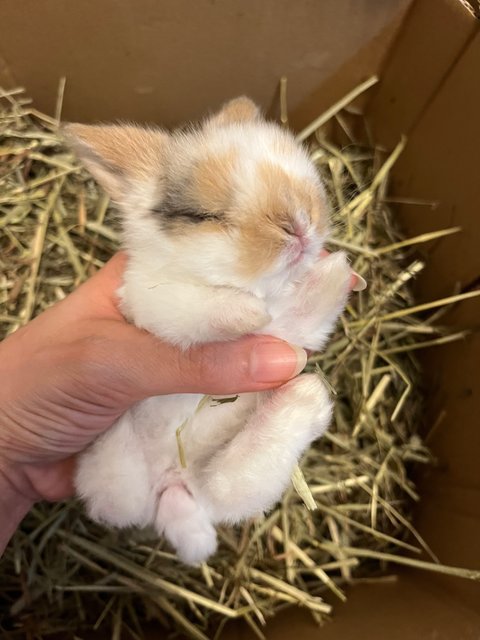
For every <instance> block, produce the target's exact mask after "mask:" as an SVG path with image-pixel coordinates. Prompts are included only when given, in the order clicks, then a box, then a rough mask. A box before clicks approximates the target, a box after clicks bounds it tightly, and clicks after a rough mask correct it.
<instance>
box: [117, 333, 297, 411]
mask: <svg viewBox="0 0 480 640" xmlns="http://www.w3.org/2000/svg"><path fill="white" fill-rule="evenodd" d="M129 329H131V330H132V331H135V332H136V334H137V335H136V337H135V339H133V340H132V339H131V338H132V336H130V337H129V339H128V340H122V341H121V345H119V348H118V349H116V350H115V351H116V356H117V357H116V362H117V366H120V369H121V371H122V375H123V377H124V379H125V393H126V394H127V396H129V400H130V402H135V401H137V400H139V399H141V398H145V397H148V396H153V395H162V394H171V393H207V394H212V393H217V394H222V395H224V394H229V393H232V394H235V393H242V392H246V391H259V390H263V389H269V388H273V387H277V386H280V385H281V384H283V383H285V382H286V381H287V380H290V379H291V378H293V377H295V376H296V375H298V374H299V373H300V371H302V370H303V368H304V367H305V364H306V361H307V354H306V352H305V351H304V350H303V349H301V348H299V347H296V346H292V345H290V344H288V343H287V342H284V341H283V340H278V339H276V338H272V337H269V336H249V337H246V338H242V339H241V340H238V341H236V342H230V343H226V342H223V343H211V344H207V345H202V346H200V347H196V348H192V349H189V350H188V351H181V350H179V349H178V348H176V347H173V346H171V345H168V344H166V343H163V342H161V341H160V340H158V339H156V338H155V337H154V336H151V335H150V334H147V333H144V332H141V331H139V330H137V329H135V328H133V327H129ZM120 350H121V355H120Z"/></svg>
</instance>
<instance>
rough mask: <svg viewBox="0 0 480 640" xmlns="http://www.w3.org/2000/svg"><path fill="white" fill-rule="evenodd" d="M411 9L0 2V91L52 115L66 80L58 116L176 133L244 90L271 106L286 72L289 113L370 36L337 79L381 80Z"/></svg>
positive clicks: (147, 0)
mask: <svg viewBox="0 0 480 640" xmlns="http://www.w3.org/2000/svg"><path fill="white" fill-rule="evenodd" d="M410 1H411V0H394V1H389V2H385V1H384V0H323V1H322V2H318V1H317V0H301V1H296V2H290V1H289V0H262V2H256V1H255V0H244V1H242V2H240V1H239V0H222V1H221V2H214V1H211V0H195V2H190V1H189V0H162V1H158V0H103V1H102V2H95V0H82V1H81V2H64V1H63V0H42V2H38V1H37V0H22V2H18V1H17V0H3V2H2V4H1V9H0V16H1V17H0V20H1V23H2V27H1V37H0V84H1V83H2V82H5V83H7V84H8V85H9V86H11V85H12V84H15V83H20V84H24V85H26V86H27V87H28V91H29V92H30V93H31V95H32V96H33V98H34V99H35V101H36V104H37V106H38V107H39V108H40V109H43V110H46V111H47V112H49V113H52V111H53V107H54V103H55V94H56V90H57V86H58V80H59V77H60V76H62V75H66V76H67V91H66V94H65V103H64V105H65V108H64V116H65V119H69V120H81V121H95V120H105V119H114V118H134V119H138V120H140V121H155V122H160V123H162V124H166V125H171V124H173V123H178V122H179V121H183V120H185V119H189V118H196V117H198V116H199V115H201V114H203V113H205V111H206V110H207V109H209V108H212V107H214V106H216V105H217V104H218V103H220V102H222V101H223V100H225V98H227V97H231V96H234V95H236V94H241V93H249V94H251V95H252V97H254V98H255V99H256V100H258V101H259V102H260V103H262V104H263V106H264V107H265V108H268V107H269V106H270V104H271V102H272V99H273V96H274V94H275V91H276V87H277V85H278V80H279V78H280V77H281V76H282V75H283V74H286V75H288V77H289V82H290V91H289V96H290V103H291V104H290V106H291V108H292V110H293V109H295V108H296V107H297V106H298V104H300V103H301V102H302V101H304V100H305V98H306V97H307V96H308V95H309V94H311V93H312V92H313V91H314V90H315V89H317V88H318V87H320V86H321V85H322V82H323V81H324V80H325V79H326V78H327V77H329V76H332V75H334V74H335V72H336V71H337V70H338V69H339V68H340V67H341V66H342V65H343V64H345V62H346V61H348V60H350V59H353V58H355V57H356V56H357V52H358V51H360V50H361V49H362V47H364V46H365V45H366V43H367V42H369V41H370V40H371V39H372V38H374V37H378V38H379V39H380V42H381V46H377V47H376V48H375V50H372V51H371V53H370V54H369V55H368V56H366V57H364V58H363V64H362V65H360V66H358V65H357V66H356V67H355V69H353V70H352V75H351V77H350V78H348V77H345V76H344V82H345V83H346V86H352V85H353V84H354V83H355V82H356V81H357V80H359V79H361V78H362V77H364V76H365V75H370V74H372V73H374V72H375V71H377V70H378V69H379V67H380V65H381V62H382V60H383V57H384V55H385V53H386V51H387V50H388V46H389V45H390V43H391V42H392V39H393V38H394V36H395V33H396V29H397V28H398V26H399V24H400V21H401V18H402V16H403V14H404V12H405V10H406V8H407V7H408V5H409V3H410ZM342 89H343V88H342V87H336V90H337V91H342ZM339 95H340V94H338V96H337V95H335V96H331V95H328V94H327V93H325V92H323V93H322V99H321V100H320V101H319V102H318V104H317V105H316V109H317V110H320V109H321V108H322V106H325V107H326V106H327V105H329V103H330V101H331V99H332V97H335V98H336V97H339ZM317 113H318V111H317Z"/></svg>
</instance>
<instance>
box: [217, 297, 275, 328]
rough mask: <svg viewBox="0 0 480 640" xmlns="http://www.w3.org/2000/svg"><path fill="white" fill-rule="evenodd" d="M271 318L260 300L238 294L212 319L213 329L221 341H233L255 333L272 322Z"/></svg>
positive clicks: (228, 300) (230, 298) (227, 301)
mask: <svg viewBox="0 0 480 640" xmlns="http://www.w3.org/2000/svg"><path fill="white" fill-rule="evenodd" d="M270 320H271V317H270V315H269V313H268V312H267V310H266V308H265V304H264V302H263V301H262V300H260V298H257V297H256V296H254V295H251V294H249V293H243V292H238V293H236V294H235V295H234V296H231V297H229V299H227V300H225V302H224V305H223V307H222V308H220V309H218V315H217V316H216V317H214V318H213V319H212V328H213V330H214V332H215V333H216V335H217V337H218V339H220V340H233V339H235V338H239V337H240V336H244V335H247V334H249V333H253V332H254V331H257V330H258V329H261V328H262V327H264V326H265V325H267V324H268V322H270Z"/></svg>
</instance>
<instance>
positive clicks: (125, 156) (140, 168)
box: [63, 124, 169, 202]
mask: <svg viewBox="0 0 480 640" xmlns="http://www.w3.org/2000/svg"><path fill="white" fill-rule="evenodd" d="M63 133H64V136H65V138H66V140H67V142H68V144H69V145H70V147H71V148H72V149H73V150H74V151H75V153H76V154H77V156H78V157H79V159H80V160H81V161H82V163H83V164H84V165H85V166H86V167H87V169H88V170H89V171H90V173H91V174H92V175H93V177H94V178H95V179H96V180H97V181H98V182H99V183H100V184H101V185H102V187H103V188H104V189H105V191H106V192H107V193H108V195H109V196H110V197H111V198H112V199H113V200H115V201H116V202H122V201H124V200H125V198H126V197H127V196H128V195H129V194H130V193H132V191H134V190H135V189H138V188H143V189H144V188H145V186H146V185H147V184H149V183H151V182H152V179H155V176H159V175H161V174H162V173H163V165H164V162H165V148H166V145H167V142H168V139H169V136H168V134H167V133H165V132H164V131H162V130H160V129H147V128H144V127H139V126H135V125H85V124H66V125H64V126H63Z"/></svg>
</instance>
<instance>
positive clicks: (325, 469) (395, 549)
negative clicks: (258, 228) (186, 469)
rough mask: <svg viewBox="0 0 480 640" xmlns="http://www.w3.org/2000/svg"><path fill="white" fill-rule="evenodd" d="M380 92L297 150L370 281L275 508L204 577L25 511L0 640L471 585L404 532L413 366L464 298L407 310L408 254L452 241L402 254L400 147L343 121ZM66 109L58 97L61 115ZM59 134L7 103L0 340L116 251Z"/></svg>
mask: <svg viewBox="0 0 480 640" xmlns="http://www.w3.org/2000/svg"><path fill="white" fill-rule="evenodd" d="M374 81H375V79H370V80H369V81H367V82H366V83H364V85H361V86H360V87H357V88H356V89H355V90H354V91H353V92H352V93H351V94H349V95H348V96H346V98H345V99H344V100H343V101H341V102H340V103H339V104H338V105H334V106H333V107H332V108H331V109H330V110H329V111H328V112H327V113H326V114H323V115H322V116H320V117H319V119H317V121H316V122H314V123H313V124H312V126H310V127H309V128H307V129H306V130H305V131H303V132H301V133H300V134H299V137H300V139H302V140H307V141H308V143H309V145H310V149H311V153H312V158H313V159H314V161H315V163H316V164H317V166H318V169H319V171H320V172H321V174H322V176H323V178H324V180H325V182H326V185H327V189H328V192H329V195H330V197H331V200H332V206H333V210H334V217H333V220H334V233H333V237H332V240H331V248H332V249H335V248H340V247H341V248H345V249H346V250H347V251H348V252H349V254H350V256H351V259H352V263H353V267H354V269H355V270H356V271H358V272H359V273H361V274H362V275H364V276H365V277H366V279H367V281H368V283H369V287H368V289H367V290H366V291H364V292H362V293H360V294H356V295H354V296H352V298H351V300H350V303H349V306H348V307H347V309H346V311H345V313H344V315H343V317H342V320H341V323H340V324H339V326H338V328H337V331H336V333H335V336H334V337H333V339H332V340H331V342H330V344H329V346H328V348H327V349H326V351H325V352H324V353H322V354H313V355H312V356H311V357H310V360H309V365H308V366H309V368H310V370H317V371H318V372H319V375H322V376H324V377H325V379H326V380H327V381H328V384H329V385H330V386H331V388H332V392H334V393H335V394H336V401H335V421H334V424H333V425H332V427H331V429H330V431H329V432H328V433H327V434H326V436H325V437H324V438H323V439H322V440H321V441H320V442H318V443H316V444H315V445H314V446H313V447H312V448H311V449H310V451H308V453H307V455H306V456H305V458H304V460H303V462H302V465H301V471H300V470H297V472H296V473H295V474H294V477H293V483H292V487H291V488H290V489H289V490H288V491H287V493H286V495H285V496H284V497H283V499H282V502H281V503H280V504H279V505H278V506H277V507H276V509H275V510H274V511H273V512H272V513H270V514H268V515H267V516H266V517H264V518H260V519H257V520H254V521H251V522H248V523H247V524H245V525H244V526H241V527H236V528H220V529H219V540H220V548H219V551H218V553H217V555H216V556H215V557H214V558H212V559H211V560H210V561H209V563H208V564H204V565H203V566H201V567H199V568H195V569H194V568H186V567H184V566H182V565H180V564H179V562H178V561H177V560H176V558H175V556H174V555H173V554H172V553H171V550H170V549H169V548H168V547H167V545H166V544H165V543H164V542H163V541H162V540H160V541H158V540H156V539H155V538H154V537H152V535H151V534H150V533H149V532H148V531H147V532H145V531H142V532H139V531H122V532H117V531H107V530H105V529H104V528H102V527H100V526H98V525H96V524H94V523H92V522H90V521H89V520H88V518H87V517H86V516H85V515H84V513H83V510H82V507H81V505H79V504H78V503H77V502H75V501H70V502H68V503H61V504H53V505H47V504H39V505H37V506H35V508H34V509H33V510H32V511H31V513H30V514H29V516H28V517H27V518H26V519H25V521H24V523H23V524H22V527H21V529H20V530H19V531H18V532H17V534H16V535H15V537H14V538H13V540H12V542H11V544H10V546H9V548H8V550H7V551H6V553H5V555H4V558H3V560H2V563H1V565H0V576H1V577H0V584H1V586H0V592H1V595H2V598H1V604H0V631H1V633H2V637H4V638H17V637H30V638H46V637H48V636H50V635H51V634H53V633H55V632H63V633H66V635H67V637H71V638H74V637H76V638H79V637H83V632H84V631H86V630H89V629H90V630H91V629H96V630H100V631H101V632H102V637H105V636H107V635H109V634H112V637H113V638H119V637H120V634H121V633H126V636H125V637H128V634H130V637H132V638H141V637H142V630H141V629H142V623H143V621H144V620H146V619H156V620H158V621H159V623H160V624H162V625H163V626H165V627H166V628H168V629H170V630H171V631H172V632H173V633H177V634H178V632H182V633H185V634H187V635H189V636H191V637H192V638H197V639H204V640H205V639H206V638H213V637H217V636H218V635H219V634H220V632H221V630H222V628H223V627H224V625H225V624H226V623H227V622H228V621H229V620H232V619H235V618H239V617H241V618H243V619H244V620H245V621H246V623H247V624H248V625H250V627H251V628H252V630H253V631H254V633H255V634H256V635H257V636H258V637H259V638H262V637H263V634H262V627H263V626H264V624H265V620H266V619H267V618H268V617H269V616H270V615H272V614H274V613H275V612H276V611H278V610H279V609H281V608H283V607H286V606H292V605H294V606H301V607H303V608H306V609H308V610H309V611H310V612H311V615H312V616H313V618H314V619H315V620H316V621H319V622H320V621H322V620H323V619H324V618H325V616H328V615H329V614H330V613H331V611H332V605H331V604H329V603H331V602H335V600H344V599H345V591H344V587H345V585H347V584H355V583H357V582H359V581H361V580H362V579H366V578H368V579H379V580H385V579H394V575H392V571H394V566H395V565H397V564H407V565H414V566H418V567H419V568H423V569H427V570H433V571H442V572H445V573H449V574H454V575H459V576H463V577H466V578H473V579H479V572H474V571H467V570H462V569H456V568H452V567H444V566H442V565H441V564H439V562H438V560H437V558H436V557H435V556H434V555H433V553H432V552H431V551H430V550H429V549H428V546H427V545H426V543H425V542H424V541H423V540H422V539H421V538H420V536H419V535H418V533H417V532H416V531H415V530H414V528H413V527H412V525H411V522H410V512H411V505H412V503H413V502H415V501H417V500H418V495H417V492H416V489H415V485H414V482H413V480H412V479H411V477H410V475H411V474H410V471H411V468H412V465H417V464H425V463H431V462H432V459H431V455H430V453H429V451H428V449H427V448H426V447H425V445H424V444H423V443H422V440H421V438H420V436H419V435H418V433H416V429H417V425H419V424H420V423H421V410H422V400H421V394H420V391H419V390H420V388H421V385H420V372H419V367H418V365H417V362H416V360H415V357H414V355H413V354H414V351H415V350H417V349H420V348H424V347H430V346H433V345H437V344H441V343H444V342H448V341H452V340H457V339H462V338H463V337H464V333H456V334H453V335H448V334H446V333H445V331H444V330H443V329H442V327H441V326H440V325H439V320H440V319H441V315H442V313H443V312H444V309H445V308H446V307H445V305H446V304H450V303H455V302H458V301H460V300H461V299H462V298H464V297H465V296H466V295H467V296H468V295H474V294H461V295H452V297H450V298H447V299H445V300H441V301H434V302H432V303H429V304H426V305H420V306H418V305H416V304H415V301H414V299H413V297H412V292H411V284H412V281H413V279H414V278H415V276H416V275H417V274H418V273H420V272H421V271H422V269H423V268H424V267H425V263H424V262H423V261H422V260H419V259H417V258H416V257H415V252H414V248H413V247H414V245H416V244H418V243H420V242H425V241H428V240H431V239H434V238H439V237H440V236H442V235H445V234H449V233H454V232H456V231H458V229H456V228H455V229H445V230H440V231H436V232H433V233H431V234H426V235H424V236H420V237H417V238H410V239H405V238H402V236H401V234H400V232H399V230H398V227H397V225H396V223H395V218H394V215H393V213H392V211H391V209H390V206H389V204H388V197H387V195H388V172H389V170H390V167H391V166H392V165H393V163H394V162H395V160H396V158H397V157H398V155H399V154H400V153H401V151H402V149H403V146H404V144H405V141H403V140H402V141H400V143H399V145H398V146H397V148H396V149H394V150H393V152H392V153H390V154H388V153H386V152H385V151H384V150H381V149H378V148H376V147H375V146H374V145H373V144H370V145H367V146H365V145H361V144H359V143H357V142H356V139H355V138H354V136H353V135H352V134H351V132H350V130H351V127H350V125H351V121H352V119H353V120H356V121H357V122H356V123H355V124H356V126H358V121H361V116H359V115H356V114H354V112H353V110H351V109H349V107H348V105H349V103H350V101H351V100H352V98H354V97H355V96H356V95H358V94H359V93H360V92H361V91H363V90H364V89H366V88H367V87H368V86H370V85H371V84H373V82H374ZM62 90H63V89H62ZM60 106H61V99H60V100H59V106H58V109H57V114H59V113H60ZM332 118H333V119H334V121H335V123H336V125H337V126H338V125H340V126H341V128H342V129H343V130H344V135H347V136H349V137H350V140H349V142H348V144H347V145H346V146H345V147H339V146H336V144H335V143H334V142H332V140H329V138H328V136H327V135H326V130H325V127H324V124H325V122H327V120H330V119H332ZM58 119H59V118H58V115H57V117H56V118H51V117H49V116H46V115H44V114H42V113H39V112H38V111H36V110H35V109H34V108H33V107H32V106H31V104H30V102H29V100H28V99H26V98H25V96H24V92H23V90H21V89H18V90H11V91H3V92H0V247H1V251H0V332H1V335H2V336H5V335H7V334H9V333H11V332H12V331H14V330H15V329H17V328H18V327H19V326H21V325H23V324H25V323H26V322H28V320H30V318H32V317H34V316H35V315H37V314H38V313H40V312H42V311H43V310H44V309H46V308H47V307H49V306H50V305H51V304H53V303H54V302H56V301H57V300H60V299H62V298H64V297H65V296H66V295H67V294H68V293H69V292H70V291H72V290H73V289H74V288H75V287H76V286H78V285H79V284H80V283H81V282H83V281H84V280H85V279H87V278H88V277H89V276H90V275H91V274H92V273H93V272H94V271H95V270H96V269H98V268H99V267H101V266H102V264H103V263H104V262H105V261H106V260H107V259H108V258H109V257H110V256H111V255H112V253H113V252H114V251H115V250H116V248H117V246H118V227H117V225H116V222H115V218H114V214H113V212H112V210H111V209H110V205H109V202H108V199H107V198H106V196H105V195H103V194H102V193H101V192H100V190H99V189H98V187H97V186H96V184H95V183H94V181H93V180H92V178H91V177H89V175H88V174H87V173H86V172H85V171H84V170H83V169H81V168H79V167H78V165H77V164H76V162H75V160H74V158H73V157H72V155H71V154H70V153H69V152H68V151H66V150H65V148H64V147H63V146H62V142H61V139H60V138H59V136H58V134H57V127H58ZM287 119H288V118H287V112H286V82H285V81H282V83H281V120H282V122H287ZM427 204H428V203H427ZM425 205H426V203H420V202H412V206H425ZM420 552H424V553H423V556H422V557H426V558H427V559H426V560H420V559H418V556H419V554H420ZM327 592H330V594H331V595H332V597H329V598H328V602H326V601H325V600H324V596H325V594H326V593H327Z"/></svg>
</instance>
